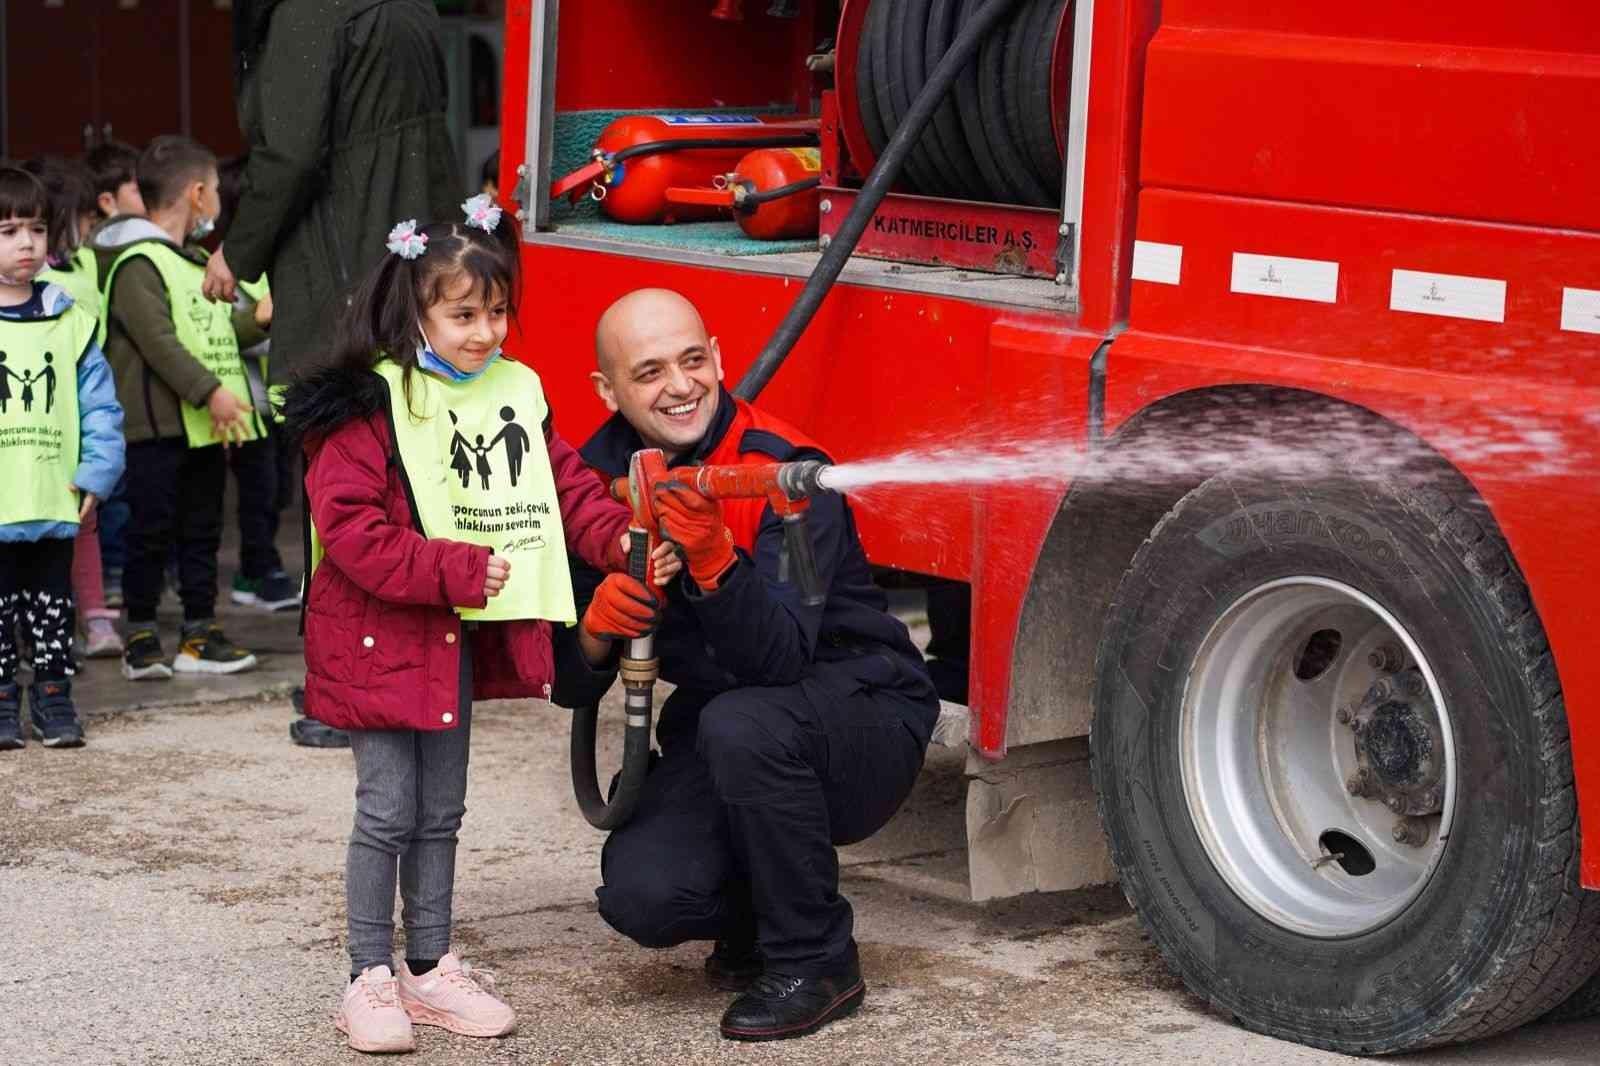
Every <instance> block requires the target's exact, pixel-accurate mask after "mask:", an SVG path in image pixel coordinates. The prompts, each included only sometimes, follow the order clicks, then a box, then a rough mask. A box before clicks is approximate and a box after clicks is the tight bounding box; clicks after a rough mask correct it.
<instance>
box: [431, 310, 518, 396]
mask: <svg viewBox="0 0 1600 1066" xmlns="http://www.w3.org/2000/svg"><path fill="white" fill-rule="evenodd" d="M417 332H418V333H419V334H421V335H422V343H421V344H419V345H417V365H418V366H420V367H421V368H422V369H424V370H426V371H428V372H429V373H430V374H437V375H438V376H439V377H442V378H444V379H445V380H446V381H454V382H457V383H460V382H463V381H474V380H476V379H477V378H480V377H482V376H483V373H484V371H486V370H488V369H489V368H490V367H491V366H493V365H494V361H495V360H496V359H498V358H500V349H498V348H496V349H495V350H494V354H493V355H491V356H489V358H488V360H487V361H486V362H485V363H484V364H483V366H481V367H479V368H478V369H477V370H474V371H473V372H472V373H470V374H468V373H467V372H465V371H462V370H457V369H456V368H455V367H453V366H451V365H450V364H449V363H447V362H446V361H445V360H444V359H443V358H442V357H441V356H440V355H439V353H438V352H436V351H434V350H433V345H432V344H430V343H429V341H428V334H427V332H426V331H424V330H423V328H422V323H420V322H419V323H417Z"/></svg>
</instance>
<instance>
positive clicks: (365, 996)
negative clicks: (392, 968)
mask: <svg viewBox="0 0 1600 1066" xmlns="http://www.w3.org/2000/svg"><path fill="white" fill-rule="evenodd" d="M333 1024H334V1025H336V1026H338V1027H339V1031H340V1032H341V1033H344V1034H345V1035H346V1036H348V1037H349V1038H350V1046H351V1047H353V1048H355V1049H356V1050H357V1051H413V1050H415V1049H416V1046H417V1040H416V1037H415V1036H413V1035H412V1033H411V1019H410V1018H408V1017H406V1012H405V1010H404V1008H402V1007H401V1006H400V991H399V987H398V985H397V983H396V981H395V979H394V974H392V973H390V972H389V967H387V966H369V967H367V968H366V969H365V970H362V971H361V976H360V977H357V978H356V979H355V980H354V981H351V982H350V987H349V988H348V989H346V990H345V994H344V1002H342V1003H340V1004H339V1013H338V1014H336V1015H334V1016H333Z"/></svg>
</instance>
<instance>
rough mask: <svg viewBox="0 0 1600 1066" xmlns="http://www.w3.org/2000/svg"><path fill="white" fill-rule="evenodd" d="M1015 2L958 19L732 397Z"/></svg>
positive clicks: (766, 372)
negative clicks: (958, 28)
mask: <svg viewBox="0 0 1600 1066" xmlns="http://www.w3.org/2000/svg"><path fill="white" fill-rule="evenodd" d="M1018 2H1019V0H989V2H988V3H986V4H984V5H983V6H982V7H980V8H978V10H977V13H976V14H974V15H973V16H972V17H971V18H969V19H968V20H967V21H966V22H965V23H963V24H962V26H961V32H960V33H958V34H956V37H955V40H954V41H952V42H951V44H950V50H949V51H948V52H946V53H945V54H944V58H943V59H941V60H939V65H938V66H937V67H935V68H934V71H933V74H932V75H931V76H930V77H929V78H928V82H927V84H926V85H924V86H923V87H922V91H921V92H919V93H918V94H917V98H916V100H914V101H913V102H912V104H911V110H910V111H908V112H906V115H905V118H904V119H902V120H901V122H900V125H899V128H897V129H896V130H895V131H894V135H893V136H892V137H890V138H889V143H888V144H887V145H885V146H884V149H883V154H882V155H880V156H878V162H877V163H876V165H874V166H873V168H872V173H871V174H868V175H867V180H866V183H865V184H863V185H862V186H861V191H860V192H859V193H857V194H856V201H855V203H854V204H852V205H851V207H850V211H849V213H848V214H846V215H845V217H844V221H843V222H841V223H840V225H839V230H838V232H837V233H835V234H834V236H833V240H832V241H831V242H830V243H829V245H828V247H827V248H825V249H824V250H823V252H822V255H821V257H820V258H818V260H817V265H816V266H814V267H812V268H811V276H810V277H809V278H807V279H806V284H805V288H803V289H801V290H800V295H799V296H798V297H796V298H795V301H794V303H793V304H792V305H790V307H789V311H788V313H787V314H785V315H784V316H783V321H782V322H780V323H778V328H777V329H776V330H775V331H774V332H773V334H772V337H771V338H770V339H769V340H768V341H767V343H766V346H765V347H764V348H762V349H761V354H760V355H758V356H757V357H756V361H755V362H754V363H752V364H751V366H750V369H749V370H748V371H746V372H745V375H744V377H743V378H741V379H740V380H739V384H738V386H737V387H736V388H735V389H734V390H733V394H734V395H735V396H737V397H739V398H740V399H742V400H754V399H755V398H756V397H757V396H759V395H760V394H761V390H762V389H764V388H766V387H767V382H769V381H771V380H772V375H774V374H776V373H777V372H778V368H779V367H780V366H782V365H783V361H784V360H785V359H787V358H788V356H789V352H790V351H791V350H792V349H793V348H794V346H795V343H796V342H798V341H799V340H800V336H801V334H803V333H805V330H806V327H807V326H808V325H810V324H811V320H812V319H813V318H814V317H816V314H817V309H818V308H820V307H821V306H822V301H823V300H824V299H825V298H826V297H827V295H828V292H829V290H831V289H832V288H833V283H834V282H835V281H837V280H839V272H840V271H841V270H843V269H844V264H845V261H846V260H847V259H849V258H850V253H851V252H853V251H854V250H855V247H856V242H858V241H859V240H861V235H862V234H863V233H865V232H866V229H867V223H868V222H869V221H871V219H872V213H873V212H874V211H876V210H877V209H878V204H880V203H881V202H882V201H883V198H884V196H885V195H886V194H887V193H888V192H889V187H890V186H891V185H893V184H894V181H895V179H896V178H897V177H898V176H899V174H900V168H901V167H903V166H904V165H905V162H906V159H907V158H908V157H909V156H910V154H911V151H912V148H913V147H914V146H915V144H916V143H917V139H918V138H919V137H921V136H922V131H923V130H924V129H925V128H927V125H928V122H929V121H930V120H931V119H932V118H933V114H934V112H935V111H936V110H938V109H939V107H940V105H941V104H943V103H944V98H945V96H947V95H948V94H949V92H950V90H951V88H952V87H953V86H954V85H955V83H956V79H957V78H958V77H960V76H961V74H962V72H963V71H965V70H966V68H967V65H968V64H969V63H971V62H972V58H973V56H975V55H976V54H977V52H978V48H979V46H981V45H982V44H983V41H984V38H986V37H987V36H988V35H989V34H990V33H991V32H993V31H994V29H995V28H996V27H997V26H999V25H1000V24H1001V20H1002V19H1003V18H1004V17H1005V16H1006V15H1007V14H1008V13H1009V12H1010V11H1011V10H1012V9H1013V8H1015V7H1016V6H1017V4H1018Z"/></svg>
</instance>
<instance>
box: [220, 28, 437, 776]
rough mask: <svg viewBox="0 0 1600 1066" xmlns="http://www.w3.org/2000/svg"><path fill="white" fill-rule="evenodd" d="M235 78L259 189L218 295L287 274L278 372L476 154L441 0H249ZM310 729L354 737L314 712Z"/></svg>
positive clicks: (248, 185) (281, 297)
mask: <svg viewBox="0 0 1600 1066" xmlns="http://www.w3.org/2000/svg"><path fill="white" fill-rule="evenodd" d="M233 11H234V15H233V26H234V30H233V35H234V82H235V88H236V90H237V93H238V108H239V128H240V130H241V131H242V132H243V133H244V138H245V142H246V144H247V145H248V146H249V152H250V161H249V164H248V165H247V166H246V168H245V174H244V191H243V195H242V197H241V199H240V202H239V209H238V214H237V216H236V217H235V218H234V220H233V223H232V226H231V227H230V229H229V230H228V235H227V240H226V242H225V243H224V244H223V245H222V246H221V247H219V248H218V249H217V250H216V252H215V253H214V254H213V255H212V256H211V260H210V262H209V263H208V264H207V266H206V278H205V294H206V295H207V296H209V297H211V298H212V299H214V300H218V299H220V300H232V299H233V298H234V289H235V285H236V283H237V282H238V281H254V280H256V279H257V278H259V277H261V276H262V275H263V274H265V275H267V276H268V277H269V279H270V280H271V283H272V299H273V321H272V354H271V357H270V358H269V359H268V377H269V381H270V384H272V385H283V384H287V383H288V382H289V381H290V380H291V378H292V377H294V376H295V375H297V374H300V373H304V372H305V371H306V370H308V369H310V368H312V367H314V366H315V365H317V363H318V361H319V359H320V358H321V354H322V352H323V351H325V350H326V345H325V344H322V343H321V342H320V340H319V337H320V333H321V326H322V325H323V320H324V317H325V316H326V315H327V314H328V312H329V309H330V305H332V304H333V302H334V301H335V300H336V299H337V298H338V297H339V296H340V294H341V293H343V292H344V291H345V290H347V289H348V288H349V287H350V285H351V284H352V282H353V281H354V280H355V279H356V278H358V277H360V276H361V274H362V273H363V272H364V271H365V269H366V267H367V266H368V264H370V263H371V262H372V261H373V260H374V259H376V258H377V257H378V256H380V255H382V254H384V245H383V241H384V234H386V233H388V232H389V230H390V228H391V227H393V226H394V224H395V223H396V222H398V221H400V220H402V219H408V218H416V219H423V220H427V219H434V218H449V217H454V216H455V215H456V213H458V212H459V210H460V209H459V207H458V206H457V205H458V202H459V201H460V199H461V190H460V189H458V188H457V187H456V184H457V182H458V181H459V180H460V179H459V175H460V173H461V171H460V168H459V167H458V166H457V165H456V160H455V150H454V148H453V147H452V145H451V141H450V132H449V129H448V127H447V126H446V122H445V114H446V106H447V96H448V82H447V80H446V74H445V63H444V52H443V49H442V48H441V46H440V41H439V16H438V13H437V12H436V11H435V10H434V7H433V4H432V3H431V2H429V0H234V6H233ZM289 732H290V736H291V737H293V739H294V741H295V742H296V743H298V744H304V745H308V746H312V747H342V746H345V745H347V744H348V743H349V740H348V738H347V737H346V736H345V735H344V734H343V733H341V732H340V731H338V730H336V729H330V728H329V727H328V726H325V725H323V724H322V723H320V722H317V721H314V720H312V719H310V718H301V719H299V720H298V721H296V722H294V723H293V724H292V725H291V726H290V730H289Z"/></svg>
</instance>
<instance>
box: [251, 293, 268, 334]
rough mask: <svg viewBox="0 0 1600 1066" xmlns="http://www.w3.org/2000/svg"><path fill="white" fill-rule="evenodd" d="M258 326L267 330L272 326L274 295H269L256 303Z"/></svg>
mask: <svg viewBox="0 0 1600 1066" xmlns="http://www.w3.org/2000/svg"><path fill="white" fill-rule="evenodd" d="M255 316H256V325H258V326H260V327H261V328H262V329H266V328H268V327H269V326H271V325H272V293H270V292H269V293H267V294H266V295H265V296H263V297H261V299H259V300H257V301H256V310H255Z"/></svg>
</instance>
